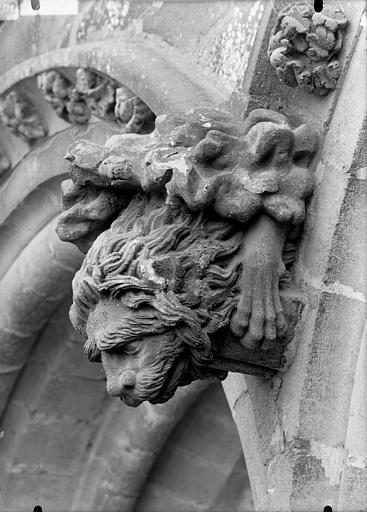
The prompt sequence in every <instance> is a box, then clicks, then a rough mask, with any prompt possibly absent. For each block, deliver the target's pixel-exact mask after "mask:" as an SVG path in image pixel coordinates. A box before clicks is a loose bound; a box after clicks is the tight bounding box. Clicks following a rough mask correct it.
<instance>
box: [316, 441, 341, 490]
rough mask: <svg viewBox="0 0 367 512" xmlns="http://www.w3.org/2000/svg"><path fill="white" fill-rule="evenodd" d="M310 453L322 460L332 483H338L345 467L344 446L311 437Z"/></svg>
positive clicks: (327, 476)
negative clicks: (331, 444) (327, 443)
mask: <svg viewBox="0 0 367 512" xmlns="http://www.w3.org/2000/svg"><path fill="white" fill-rule="evenodd" d="M310 453H311V454H312V455H313V456H314V457H316V458H317V459H319V460H320V461H321V465H322V467H323V469H324V471H325V476H326V478H328V479H329V480H330V484H331V485H338V484H339V483H340V478H341V474H342V469H343V460H344V448H343V447H342V446H337V447H335V446H328V445H326V444H324V443H319V442H318V441H315V440H314V439H311V444H310Z"/></svg>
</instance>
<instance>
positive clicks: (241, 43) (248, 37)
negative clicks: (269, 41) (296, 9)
mask: <svg viewBox="0 0 367 512" xmlns="http://www.w3.org/2000/svg"><path fill="white" fill-rule="evenodd" d="M246 4H247V2H246ZM263 11H264V4H263V2H261V1H259V0H257V1H256V2H254V3H253V5H252V6H249V5H246V7H239V6H236V7H234V9H233V12H232V13H231V22H230V23H229V24H228V25H227V26H226V28H225V29H224V30H223V31H222V32H221V33H220V34H219V35H218V36H217V37H216V39H215V42H214V48H213V49H212V50H211V59H210V63H209V67H210V69H211V71H214V73H216V74H217V75H218V76H219V77H220V78H222V79H223V80H224V82H225V84H226V85H227V86H228V88H229V89H231V90H234V89H235V88H236V87H237V86H238V85H239V84H240V83H241V82H242V80H243V76H244V74H245V71H246V68H247V64H248V61H249V56H250V51H251V48H252V45H253V43H254V39H255V36H256V32H257V29H258V26H259V23H260V19H261V16H262V14H263Z"/></svg>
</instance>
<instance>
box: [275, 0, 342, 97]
mask: <svg viewBox="0 0 367 512" xmlns="http://www.w3.org/2000/svg"><path fill="white" fill-rule="evenodd" d="M347 24H348V20H347V19H346V18H345V16H344V15H343V13H342V12H341V11H338V10H336V9H335V8H333V7H329V6H327V5H325V7H324V8H323V10H322V12H315V11H314V10H313V7H312V5H311V4H309V3H308V2H302V3H298V4H291V5H289V6H287V7H285V8H284V9H283V10H281V11H280V12H279V14H278V16H277V21H276V23H275V26H274V28H273V30H272V33H271V36H270V40H269V48H268V55H269V58H270V64H271V65H272V66H273V67H274V68H275V70H276V74H277V76H278V78H279V80H280V81H281V82H282V83H283V84H285V85H288V86H290V87H296V86H300V87H303V88H305V89H306V90H308V91H314V92H317V93H318V94H320V95H325V94H327V93H328V92H330V91H331V90H333V89H335V87H336V83H337V79H338V78H339V75H340V67H339V61H338V55H339V52H340V50H341V48H342V44H343V31H344V30H345V28H346V27H347Z"/></svg>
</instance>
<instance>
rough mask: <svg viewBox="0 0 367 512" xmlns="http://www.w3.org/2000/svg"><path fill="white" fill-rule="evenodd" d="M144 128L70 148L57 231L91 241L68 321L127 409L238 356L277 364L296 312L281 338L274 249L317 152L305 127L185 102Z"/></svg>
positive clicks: (273, 116) (293, 219)
mask: <svg viewBox="0 0 367 512" xmlns="http://www.w3.org/2000/svg"><path fill="white" fill-rule="evenodd" d="M156 126H157V127H156V131H155V132H154V134H153V135H152V136H139V135H135V136H131V135H121V136H116V137H112V138H111V139H110V141H109V142H108V143H107V144H106V146H105V147H103V146H98V145H96V144H92V143H90V142H87V141H80V142H77V143H76V144H75V145H74V146H72V147H71V148H70V150H69V152H68V155H67V158H68V159H69V160H70V161H71V178H72V180H71V181H69V182H68V183H66V184H65V188H64V207H65V211H64V213H63V214H62V216H61V217H60V220H59V225H58V228H57V230H58V234H59V236H60V237H61V238H62V239H63V240H66V241H71V242H74V243H76V244H77V245H79V247H82V248H83V249H84V250H85V251H87V250H88V249H89V247H90V249H89V251H88V253H87V255H86V258H85V261H84V263H83V266H82V268H81V270H80V271H79V272H78V274H77V276H76V278H75V280H74V304H73V307H72V309H71V319H72V322H73V324H74V326H75V327H76V328H77V329H78V330H79V332H81V334H82V335H83V337H84V338H85V339H86V344H85V350H86V352H87V354H88V355H89V357H90V359H92V360H102V363H103V365H104V368H105V370H106V374H107V389H108V391H109V392H110V394H112V395H114V396H121V397H122V398H123V399H124V400H125V401H126V403H128V404H129V405H134V406H136V405H138V404H139V403H141V402H142V401H144V400H150V401H152V402H153V403H157V402H162V401H166V400H168V399H169V398H170V397H171V396H172V395H173V393H174V392H175V390H176V388H177V386H178V385H185V384H188V383H190V382H191V381H192V380H195V379H197V378H210V377H217V378H223V377H224V376H225V375H226V371H228V370H230V369H235V368H236V370H239V369H240V364H239V361H240V362H242V363H246V364H247V366H246V364H244V365H243V366H242V371H248V372H249V373H260V374H261V373H262V374H268V373H269V371H268V370H267V369H262V367H265V368H270V369H271V370H275V369H279V368H280V367H282V366H283V365H284V362H285V360H284V358H283V355H282V352H283V351H284V348H285V346H286V345H287V344H288V342H289V341H290V339H291V338H292V337H293V336H292V328H294V323H295V322H296V321H297V319H298V318H299V313H296V311H297V309H298V306H295V305H293V306H292V307H295V310H293V311H291V310H292V307H290V308H289V307H288V308H286V310H287V316H289V318H288V321H289V323H290V324H292V325H293V327H292V326H290V327H289V330H288V331H287V335H286V336H285V337H283V336H284V333H285V331H286V327H287V323H286V319H285V316H284V311H283V309H284V304H283V305H282V302H281V299H280V296H279V282H280V281H281V280H284V279H285V280H289V275H288V274H287V272H286V268H285V265H284V262H283V260H282V253H283V249H284V248H285V241H286V238H289V239H290V240H292V236H294V235H292V233H291V232H292V230H294V228H297V226H300V224H301V223H302V221H303V218H304V201H305V199H306V198H307V197H308V196H309V195H310V193H311V191H312V187H313V178H312V175H311V174H310V172H309V170H308V166H309V164H310V161H311V160H312V157H313V155H314V154H315V151H316V148H317V137H316V134H315V133H314V132H313V130H312V129H311V128H310V127H309V126H306V125H302V126H300V127H298V128H296V129H292V128H291V127H290V125H289V124H288V122H287V119H286V118H285V117H284V116H282V115H281V114H278V113H276V112H272V111H267V110H258V111H253V112H252V113H251V114H250V115H249V116H248V118H247V120H246V121H245V122H243V123H241V122H238V121H236V120H235V119H234V118H233V117H232V116H230V115H229V114H226V113H223V112H220V111H212V112H200V111H193V112H191V113H190V114H188V115H186V116H180V115H179V116H164V117H163V116H162V117H161V118H158V119H157V123H156ZM124 202H125V206H124V205H123V204H124ZM113 219H116V220H115V221H114V222H113V223H112V225H111V228H110V229H107V230H106V227H107V226H108V224H110V223H111V221H112V220H113ZM288 228H291V229H290V231H289V229H288ZM103 230H105V231H104V232H103V233H102V234H101V235H100V236H99V237H98V238H97V235H98V234H99V233H100V232H101V231H103ZM288 231H289V233H288ZM296 231H297V230H296ZM285 252H287V251H285ZM285 260H286V258H285ZM297 300H298V301H299V300H301V301H302V299H300V298H298V299H297ZM122 318H124V323H122ZM217 331H219V332H220V333H221V334H220V335H219V336H217V338H216V339H217V341H218V343H217V345H218V346H217V347H216V346H215V343H214V344H213V340H212V338H213V336H215V333H217ZM230 333H232V334H230ZM158 335H159V336H158ZM221 336H222V337H224V338H226V337H228V336H232V339H233V341H232V342H229V341H228V343H229V345H230V343H233V344H234V345H235V344H236V343H237V344H238V345H240V344H241V343H242V344H243V347H242V349H241V350H242V351H241V350H240V351H238V350H237V351H236V350H234V357H233V358H232V362H231V357H230V355H229V354H230V352H231V350H230V349H229V350H228V344H227V348H224V347H223V350H224V352H223V354H224V358H225V360H226V364H225V365H224V366H221V365H223V362H222V359H221V356H219V358H218V361H217V363H218V364H217V367H216V365H215V351H216V350H218V352H220V348H219V346H220V344H221V342H220V337H221ZM142 338H144V342H140V340H141V339H142ZM276 339H277V342H275V340H276ZM144 346H145V347H146V348H143V347H144ZM226 350H227V351H226ZM143 353H144V354H145V355H144V356H143ZM184 353H186V356H184V357H183V354H184ZM148 354H149V356H148ZM159 354H164V357H163V356H160V355H159ZM130 356H131V357H133V358H134V360H135V361H136V365H135V367H134V368H135V370H133V369H132V367H131V364H130V363H129V360H130V359H131V357H130ZM147 357H148V359H147ZM236 360H237V361H236ZM212 361H213V364H211V362H212ZM265 361H267V362H266V363H264V362H265ZM150 365H153V366H152V370H151V371H153V373H152V375H150V374H149V375H150V376H149V377H148V373H147V372H149V371H150V370H149V368H150ZM137 368H138V369H139V371H136V369H137ZM153 368H154V370H153Z"/></svg>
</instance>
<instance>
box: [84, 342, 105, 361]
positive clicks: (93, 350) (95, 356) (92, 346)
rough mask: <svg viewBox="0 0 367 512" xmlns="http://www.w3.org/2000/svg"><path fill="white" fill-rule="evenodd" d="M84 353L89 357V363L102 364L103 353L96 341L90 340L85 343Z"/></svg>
mask: <svg viewBox="0 0 367 512" xmlns="http://www.w3.org/2000/svg"><path fill="white" fill-rule="evenodd" d="M84 353H85V354H86V355H87V356H88V359H89V361H92V362H93V363H101V362H102V359H101V351H100V350H99V348H98V347H97V345H96V342H95V341H94V339H90V338H88V339H87V341H86V342H85V343H84Z"/></svg>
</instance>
